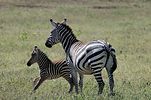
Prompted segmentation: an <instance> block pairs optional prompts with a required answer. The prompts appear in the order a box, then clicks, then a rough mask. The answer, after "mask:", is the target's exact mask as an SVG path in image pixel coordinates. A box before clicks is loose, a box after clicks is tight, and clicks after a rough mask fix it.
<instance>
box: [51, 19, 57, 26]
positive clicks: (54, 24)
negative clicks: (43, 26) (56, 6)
mask: <svg viewBox="0 0 151 100" xmlns="http://www.w3.org/2000/svg"><path fill="white" fill-rule="evenodd" d="M50 23H51V25H52V26H53V27H57V23H55V22H54V21H53V20H52V19H50Z"/></svg>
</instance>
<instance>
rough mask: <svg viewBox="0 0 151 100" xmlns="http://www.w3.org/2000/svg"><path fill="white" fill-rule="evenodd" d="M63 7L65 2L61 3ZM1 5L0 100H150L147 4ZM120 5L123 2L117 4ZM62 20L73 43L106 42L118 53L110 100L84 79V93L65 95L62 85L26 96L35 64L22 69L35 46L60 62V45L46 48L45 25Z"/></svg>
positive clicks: (55, 0) (22, 0) (12, 0)
mask: <svg viewBox="0 0 151 100" xmlns="http://www.w3.org/2000/svg"><path fill="white" fill-rule="evenodd" d="M64 1H65V2H64ZM64 1H63V0H62V1H61V0H30V1H28V2H27V1H26V0H0V99H1V100H24V99H27V100H42V99H44V100H45V99H46V100H62V99H63V100H108V99H109V100H112V99H113V100H150V99H151V95H150V94H151V78H150V76H151V66H150V65H151V54H150V51H151V46H150V44H151V40H150V38H151V12H150V9H151V2H150V0H108V1H107V0H82V1H81V2H80V0H74V1H71V0H64ZM119 1H122V2H119ZM64 17H66V18H67V19H68V24H69V26H70V27H71V28H72V29H73V32H74V33H75V35H76V36H77V38H78V39H80V40H82V41H84V42H85V43H86V42H88V41H90V40H97V39H99V40H107V41H108V42H110V43H111V44H112V45H113V47H115V48H116V50H117V59H118V68H117V70H116V71H115V73H114V76H115V92H116V95H115V96H114V97H110V96H108V93H109V87H108V77H107V74H106V71H105V70H103V72H102V73H103V78H104V81H105V84H106V85H105V88H104V91H103V94H102V95H101V96H98V95H97V92H98V88H97V83H96V81H95V79H94V77H93V76H86V77H85V78H84V89H83V93H80V94H78V95H76V94H75V93H74V92H73V94H68V93H67V91H68V88H69V86H68V83H67V82H66V81H65V80H64V79H63V78H59V79H57V80H50V81H46V82H44V83H43V84H42V85H41V86H40V87H39V89H38V90H37V91H36V93H35V94H33V95H30V92H31V90H32V80H33V79H34V78H35V77H37V76H39V70H38V66H37V64H34V65H33V66H31V67H30V68H28V67H27V66H26V63H27V61H28V60H29V58H30V53H31V51H32V48H33V46H34V45H37V46H38V47H39V48H40V49H41V50H43V51H44V52H45V53H46V54H47V55H48V57H49V58H50V59H51V60H59V59H63V58H65V54H64V51H63V49H62V47H61V45H60V44H58V45H55V46H54V47H53V48H51V49H49V48H46V47H45V45H44V43H45V41H46V39H47V37H48V36H49V33H50V31H51V29H52V26H51V25H50V23H49V19H50V18H53V19H55V20H56V21H62V20H63V19H64Z"/></svg>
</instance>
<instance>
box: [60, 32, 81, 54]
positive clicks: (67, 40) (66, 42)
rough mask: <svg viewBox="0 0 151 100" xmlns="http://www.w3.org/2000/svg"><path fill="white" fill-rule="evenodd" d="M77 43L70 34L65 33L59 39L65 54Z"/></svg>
mask: <svg viewBox="0 0 151 100" xmlns="http://www.w3.org/2000/svg"><path fill="white" fill-rule="evenodd" d="M78 41H79V40H77V39H76V37H75V36H74V34H73V33H72V32H70V33H66V34H64V35H63V36H62V37H61V44H62V46H63V48H64V50H65V52H66V53H67V54H68V53H69V51H70V48H71V46H72V45H73V44H74V43H75V42H78Z"/></svg>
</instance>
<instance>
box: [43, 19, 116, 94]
mask: <svg viewBox="0 0 151 100" xmlns="http://www.w3.org/2000/svg"><path fill="white" fill-rule="evenodd" d="M50 22H51V24H52V25H53V27H54V29H53V30H52V32H51V34H50V36H49V37H48V39H47V41H46V43H45V45H46V46H47V47H52V46H53V45H54V44H56V43H58V42H60V43H61V44H62V47H63V48H64V50H65V52H66V55H67V61H68V62H69V66H71V68H72V77H73V80H74V84H75V86H76V91H77V93H78V85H77V74H76V72H75V71H77V72H78V73H79V74H80V82H79V84H81V86H80V87H81V88H82V87H83V75H84V74H93V75H94V76H95V79H96V81H97V83H98V85H99V91H98V94H101V93H102V91H103V88H104V82H103V79H102V75H101V70H102V69H103V68H104V67H105V68H106V70H107V73H108V76H109V85H110V94H111V95H114V93H113V87H114V79H113V72H114V70H115V69H116V67H117V63H116V56H115V49H114V48H112V46H111V45H110V44H109V43H106V42H104V41H100V40H96V41H91V42H89V43H86V44H83V43H82V42H81V41H79V40H77V38H76V37H75V35H74V34H73V32H72V30H71V28H70V27H69V26H67V25H66V19H65V20H64V22H63V23H55V22H54V21H53V20H52V19H51V20H50Z"/></svg>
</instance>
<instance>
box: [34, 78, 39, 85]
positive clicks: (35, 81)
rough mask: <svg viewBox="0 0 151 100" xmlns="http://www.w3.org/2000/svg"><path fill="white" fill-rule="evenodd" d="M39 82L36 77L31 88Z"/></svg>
mask: <svg viewBox="0 0 151 100" xmlns="http://www.w3.org/2000/svg"><path fill="white" fill-rule="evenodd" d="M39 80H40V77H37V78H35V79H34V80H33V87H34V86H35V85H36V84H37V82H38V81H39Z"/></svg>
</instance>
